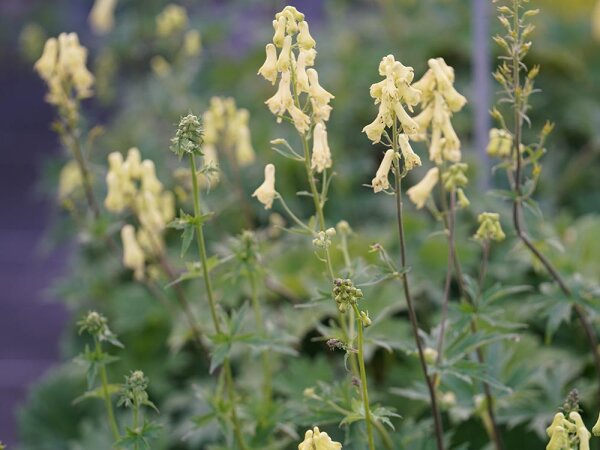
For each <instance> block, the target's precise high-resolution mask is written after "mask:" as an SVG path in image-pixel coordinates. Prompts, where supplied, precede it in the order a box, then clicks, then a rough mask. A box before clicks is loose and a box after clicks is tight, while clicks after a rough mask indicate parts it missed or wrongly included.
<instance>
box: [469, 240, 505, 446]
mask: <svg viewBox="0 0 600 450" xmlns="http://www.w3.org/2000/svg"><path fill="white" fill-rule="evenodd" d="M489 256H490V245H489V242H488V241H485V242H484V243H483V254H482V257H481V268H480V271H479V285H478V288H477V291H478V292H477V298H476V299H475V301H474V302H473V303H474V306H475V308H477V307H478V305H479V301H480V300H481V295H482V293H483V286H484V283H485V276H486V273H487V266H488V260H489ZM477 331H478V327H477V321H476V319H475V317H472V318H471V333H472V334H476V333H477ZM475 355H476V356H477V362H478V363H479V364H485V355H484V353H483V349H482V348H481V347H477V350H476V351H475ZM483 393H484V395H485V407H486V411H487V415H488V417H489V421H490V425H491V426H490V427H489V428H490V429H489V430H488V433H489V434H490V437H491V439H492V440H493V441H494V447H495V448H496V450H504V443H503V441H502V434H501V433H500V427H499V425H498V421H497V420H496V412H495V409H494V403H495V401H494V396H493V395H492V388H491V387H490V385H489V384H488V383H486V382H485V381H484V382H483ZM484 424H485V421H484Z"/></svg>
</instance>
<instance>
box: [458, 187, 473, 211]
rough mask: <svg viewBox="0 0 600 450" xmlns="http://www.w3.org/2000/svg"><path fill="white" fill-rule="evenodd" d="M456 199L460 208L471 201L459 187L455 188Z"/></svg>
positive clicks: (466, 205) (465, 206)
mask: <svg viewBox="0 0 600 450" xmlns="http://www.w3.org/2000/svg"><path fill="white" fill-rule="evenodd" d="M456 199H457V201H458V206H460V207H461V208H467V207H468V206H469V205H470V204H471V202H470V201H469V199H468V198H467V196H466V195H465V192H464V191H463V190H462V189H460V188H458V189H457V190H456Z"/></svg>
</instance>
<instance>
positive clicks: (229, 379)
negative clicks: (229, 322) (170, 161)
mask: <svg viewBox="0 0 600 450" xmlns="http://www.w3.org/2000/svg"><path fill="white" fill-rule="evenodd" d="M190 167H191V172H192V189H193V191H194V192H193V197H194V216H195V219H196V226H195V229H196V243H197V245H198V254H199V256H200V261H201V263H202V274H203V275H204V287H205V289H206V297H207V298H208V304H209V306H210V315H211V317H212V321H213V325H214V327H215V332H216V333H217V334H221V324H220V322H219V318H218V316H217V306H216V302H215V298H214V295H213V290H212V284H211V279H210V275H209V270H208V256H207V254H206V242H205V239H204V228H203V226H202V224H201V223H200V220H199V219H200V216H201V214H202V210H201V208H200V190H199V189H198V169H197V168H196V157H195V155H194V154H193V153H191V154H190ZM223 371H224V372H225V389H227V396H228V397H229V400H230V401H231V403H232V405H231V423H232V424H233V433H234V435H235V439H236V441H237V444H238V446H239V447H240V449H241V450H248V447H247V445H246V442H245V441H244V437H243V435H242V431H241V426H240V423H239V420H238V417H237V411H236V407H235V391H234V387H233V376H232V374H231V365H230V362H229V358H225V360H224V361H223Z"/></svg>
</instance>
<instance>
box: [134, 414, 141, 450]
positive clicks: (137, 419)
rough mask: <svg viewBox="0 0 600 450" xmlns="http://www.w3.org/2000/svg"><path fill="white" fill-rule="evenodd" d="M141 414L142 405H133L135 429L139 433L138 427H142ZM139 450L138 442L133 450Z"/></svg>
mask: <svg viewBox="0 0 600 450" xmlns="http://www.w3.org/2000/svg"><path fill="white" fill-rule="evenodd" d="M139 413H140V405H138V403H137V402H135V403H134V405H133V429H134V430H136V431H137V429H138V427H139V426H140V420H139ZM138 448H139V446H138V443H137V441H136V443H135V444H134V446H133V449H134V450H138Z"/></svg>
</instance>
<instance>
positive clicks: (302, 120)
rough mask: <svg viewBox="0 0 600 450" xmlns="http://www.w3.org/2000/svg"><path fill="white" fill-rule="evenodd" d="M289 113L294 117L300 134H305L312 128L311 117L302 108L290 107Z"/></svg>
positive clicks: (293, 120)
mask: <svg viewBox="0 0 600 450" xmlns="http://www.w3.org/2000/svg"><path fill="white" fill-rule="evenodd" d="M288 112H289V113H290V116H291V117H292V122H294V126H295V127H296V130H298V132H299V133H301V134H304V133H306V131H307V130H308V128H309V127H310V117H308V116H307V115H306V114H304V113H303V112H302V110H301V109H300V108H298V107H297V106H296V105H293V104H292V105H290V106H289V107H288Z"/></svg>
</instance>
